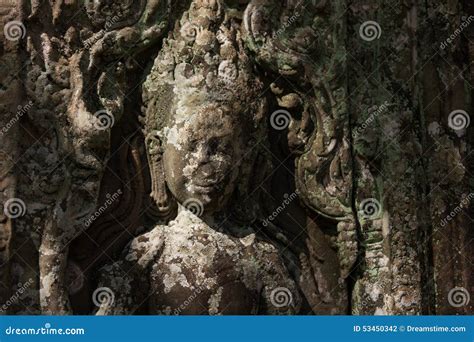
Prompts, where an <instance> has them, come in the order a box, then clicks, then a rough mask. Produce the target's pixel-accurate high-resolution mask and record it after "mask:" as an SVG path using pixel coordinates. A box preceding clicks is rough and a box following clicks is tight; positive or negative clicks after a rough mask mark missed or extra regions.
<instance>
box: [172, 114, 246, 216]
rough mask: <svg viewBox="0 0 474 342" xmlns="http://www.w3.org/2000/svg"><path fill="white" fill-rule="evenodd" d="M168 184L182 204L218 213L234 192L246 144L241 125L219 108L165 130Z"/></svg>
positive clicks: (177, 122) (178, 120) (189, 118)
mask: <svg viewBox="0 0 474 342" xmlns="http://www.w3.org/2000/svg"><path fill="white" fill-rule="evenodd" d="M163 133H164V135H165V145H164V154H163V166H164V172H165V177H166V182H167V184H168V187H169V189H170V190H171V192H172V193H173V195H174V196H175V198H176V199H177V200H178V202H180V203H181V204H186V203H190V202H191V203H193V205H196V204H197V205H199V206H202V207H201V209H203V210H204V212H206V213H210V212H214V211H216V210H219V209H220V208H221V207H222V206H224V205H225V203H226V202H227V200H228V199H229V197H230V195H231V194H232V192H233V191H234V189H235V185H236V180H237V177H238V175H239V169H240V164H241V161H242V159H243V156H244V151H245V146H246V143H245V140H244V134H242V133H243V129H242V125H241V124H239V123H238V121H237V120H235V118H234V117H232V116H231V115H229V110H228V109H227V108H225V107H222V106H219V105H207V106H206V107H201V108H200V109H199V110H198V111H196V112H195V113H193V114H191V115H186V118H185V119H184V120H180V118H179V116H178V117H177V119H176V120H175V121H174V122H173V124H172V125H171V126H168V127H166V128H165V129H164V132H163Z"/></svg>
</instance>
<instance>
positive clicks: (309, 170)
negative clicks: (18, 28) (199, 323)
mask: <svg viewBox="0 0 474 342" xmlns="http://www.w3.org/2000/svg"><path fill="white" fill-rule="evenodd" d="M435 2H436V1H435ZM400 3H401V2H400ZM391 5H392V4H391ZM404 6H405V5H402V4H399V7H400V8H405V7H404ZM413 6H415V5H413ZM416 6H418V5H416ZM426 6H428V5H426ZM430 6H431V5H430ZM432 6H433V8H434V7H435V5H432ZM372 7H373V3H370V2H368V4H365V2H364V1H362V0H361V1H355V2H354V3H353V4H351V6H350V7H348V6H347V3H346V2H345V1H325V0H320V1H303V0H285V1H276V0H239V1H238V0H183V1H168V0H139V1H131V0H123V1H109V0H98V1H76V0H73V1H60V0H57V1H56V0H54V1H49V2H47V3H46V2H41V1H38V0H31V1H23V2H22V4H18V6H3V7H1V11H0V18H1V20H2V27H3V26H4V25H5V24H6V23H7V22H9V21H12V20H15V21H18V22H20V23H22V24H24V28H23V29H24V32H22V33H24V34H23V35H20V36H18V37H17V38H18V39H17V38H15V39H14V40H11V39H8V37H6V36H2V40H1V46H0V47H1V49H0V55H1V56H0V57H1V59H0V64H1V65H0V67H1V68H0V74H1V75H2V78H1V79H2V81H1V87H0V100H1V101H0V102H1V107H0V114H1V115H0V125H1V127H0V129H2V131H0V133H1V134H0V143H1V147H0V149H1V150H0V200H1V203H2V205H3V206H4V207H5V208H6V206H7V203H10V202H8V200H10V199H12V198H18V199H21V201H22V202H23V203H24V214H23V215H21V216H15V215H7V214H8V211H7V210H5V208H3V209H4V210H3V211H2V212H0V262H1V265H0V272H1V273H0V282H1V284H2V285H4V286H0V301H1V303H3V302H7V301H8V300H9V298H11V296H12V295H13V294H14V293H15V292H17V290H18V288H22V297H21V298H19V300H18V301H17V302H15V303H13V304H12V305H9V306H8V308H7V310H6V311H7V312H8V313H30V314H31V313H32V314H37V313H44V314H68V313H81V314H211V315H213V314H348V313H351V312H353V313H365V314H374V313H430V312H434V311H436V310H441V311H442V312H445V313H449V312H450V311H449V309H450V308H448V310H446V309H445V308H446V304H445V303H444V302H446V301H447V299H446V298H444V297H446V296H445V295H447V294H448V293H449V290H450V288H447V287H446V286H447V285H446V286H445V285H443V286H440V285H439V284H438V283H436V284H437V286H436V288H438V289H442V290H439V291H438V292H439V293H438V292H436V293H435V286H434V283H433V282H434V281H435V280H436V279H437V278H436V277H438V276H437V274H438V273H439V274H441V273H440V272H439V270H440V268H441V265H440V263H439V260H441V259H440V256H439V254H440V253H439V250H440V249H441V247H436V246H432V245H431V243H432V242H430V241H431V240H430V237H431V235H432V234H431V233H433V232H434V231H433V226H436V220H437V219H436V218H439V217H441V214H440V213H442V212H443V210H444V211H445V209H446V208H444V207H445V206H443V205H442V204H443V203H445V202H446V201H445V200H446V199H444V197H443V195H440V194H435V196H437V197H436V198H435V199H433V203H432V204H430V206H431V207H429V208H428V209H426V210H424V211H423V212H422V213H420V214H419V213H418V212H414V210H415V209H413V208H411V207H410V205H409V204H408V203H412V202H413V203H415V202H416V201H415V198H418V197H420V198H427V197H429V195H430V194H429V192H428V189H430V188H433V189H437V188H438V183H439V182H437V181H436V177H432V178H429V177H428V178H426V177H423V175H424V174H425V173H426V174H429V170H431V169H437V168H438V169H439V168H440V166H439V165H444V164H443V163H438V164H439V165H438V164H436V165H431V164H430V163H429V161H428V160H423V162H422V163H421V164H422V165H421V166H420V167H419V169H417V170H415V171H416V172H415V171H414V170H413V169H408V170H405V168H404V166H407V167H408V165H409V164H410V163H411V161H412V160H415V159H416V160H418V159H417V158H418V157H419V158H425V157H422V155H423V153H421V152H422V151H421V150H424V151H425V152H427V153H428V152H429V153H432V154H433V158H434V159H435V160H436V158H441V157H442V156H445V155H446V154H449V155H453V156H455V157H456V158H454V157H453V158H454V159H455V160H456V163H455V164H459V165H461V166H462V167H460V168H458V167H453V169H456V170H461V171H458V172H456V173H455V175H452V176H451V178H449V181H446V184H444V183H443V186H444V185H452V184H455V187H453V189H454V188H455V189H456V190H455V193H456V194H457V195H460V194H461V193H462V192H463V191H464V190H463V189H460V188H459V186H460V184H464V185H465V184H467V183H466V182H465V180H463V179H464V178H463V177H464V173H465V172H464V171H465V169H467V165H468V162H465V164H463V160H464V159H463V158H464V157H462V156H465V157H466V158H467V156H469V148H470V145H469V144H468V143H464V142H463V143H462V144H460V146H461V147H459V148H457V147H456V146H457V145H456V144H455V143H453V142H452V139H454V136H453V137H451V136H450V135H449V134H445V135H444V136H443V137H440V136H439V135H442V134H444V133H443V132H444V131H443V129H444V128H443V127H442V125H441V126H440V125H438V126H437V127H438V128H437V130H436V132H437V133H436V134H437V141H438V144H443V146H445V149H446V151H450V152H449V153H448V152H446V153H445V154H443V155H442V156H441V155H437V154H436V153H434V152H431V151H432V149H431V147H430V146H429V145H428V143H429V140H427V139H426V137H425V135H426V132H425V131H424V127H423V125H422V123H423V120H422V119H419V118H416V116H415V115H412V114H413V113H415V112H416V111H417V110H418V111H420V112H419V113H418V114H417V115H419V117H420V118H423V115H424V112H423V111H421V110H420V109H417V107H416V106H417V105H415V104H416V103H417V101H418V99H419V98H422V96H421V95H420V94H418V92H421V91H422V90H421V89H422V87H421V86H420V84H424V85H426V84H429V83H430V82H428V81H427V80H426V79H425V78H429V77H431V76H430V75H432V74H431V73H434V71H433V70H434V69H433V70H431V69H430V70H431V71H430V70H423V73H424V74H423V80H424V81H423V82H424V83H423V82H421V81H420V80H417V81H416V82H418V83H419V84H418V83H417V84H418V86H414V87H413V88H412V89H411V88H410V89H405V87H407V86H406V84H408V83H410V82H411V80H410V77H407V76H406V74H407V73H406V72H403V71H400V70H404V68H405V67H406V65H411V64H410V63H415V62H416V58H413V59H411V60H410V62H407V63H401V62H400V61H398V60H396V59H393V57H392V55H389V54H387V56H386V55H384V54H383V53H381V52H379V50H377V51H378V52H377V53H380V54H381V56H379V57H380V58H379V59H380V60H385V58H382V57H387V59H388V60H389V62H388V63H389V66H388V67H384V68H380V71H379V72H380V75H378V79H381V80H382V79H384V80H385V79H390V80H392V81H393V82H392V83H387V84H385V86H386V88H387V89H390V92H391V93H392V94H393V95H394V98H393V99H390V100H387V99H385V98H383V99H381V98H380V96H379V90H380V87H379V86H373V85H370V84H369V86H368V85H367V84H364V83H363V81H361V80H365V79H366V77H367V78H370V76H368V75H371V73H372V71H373V70H379V68H378V65H376V63H375V62H374V63H373V64H374V65H376V66H377V68H376V67H375V66H374V65H372V66H373V68H368V67H367V65H370V63H371V61H372V57H373V55H375V53H372V51H371V52H370V53H369V52H368V51H367V49H369V48H368V47H369V46H370V47H373V46H375V45H364V44H376V43H377V41H375V42H368V41H365V40H361V39H360V37H359V36H358V34H359V26H360V23H359V22H358V20H359V17H360V16H365V15H366V14H363V13H365V12H364V11H369V12H370V11H373V8H372ZM419 7H420V8H418V11H415V10H413V9H409V10H407V13H408V14H407V15H413V13H420V14H419V15H420V16H424V15H425V12H424V10H426V11H428V9H423V8H421V7H423V6H422V5H419ZM431 10H432V9H430V11H431ZM371 13H372V12H371ZM386 16H387V18H386V22H385V23H380V24H382V25H379V26H381V27H383V28H384V31H383V35H382V36H384V35H385V36H388V37H391V38H390V39H387V40H386V41H384V42H383V44H382V42H380V43H381V44H382V46H384V48H385V49H387V51H391V50H390V49H389V48H388V47H391V46H392V45H393V44H392V43H393V41H397V42H399V41H401V40H403V39H401V38H400V37H402V36H403V34H402V33H400V37H399V36H397V35H396V34H395V33H393V32H398V31H397V30H398V29H397V28H396V27H392V26H393V25H394V24H389V23H393V22H395V21H396V20H398V19H397V18H398V17H397V18H395V17H393V18H392V16H395V14H393V15H392V14H386ZM400 17H403V18H405V17H406V15H402V16H400ZM367 19H368V20H370V19H371V18H367ZM412 19H413V18H412ZM440 20H441V19H440ZM443 20H444V19H443ZM416 22H417V20H415V19H413V20H411V21H409V23H408V24H407V23H405V22H404V23H402V24H400V25H399V26H400V27H402V26H403V27H404V30H405V29H406V30H407V31H410V30H413V32H412V31H410V32H411V33H410V34H412V35H415V33H416V34H418V35H419V36H420V39H427V38H426V37H424V36H423V35H422V34H421V32H422V31H423V30H418V31H417V30H415V29H413V28H412V27H411V26H410V25H411V24H413V23H416ZM418 22H423V20H419V21H418ZM422 25H424V24H422ZM405 26H406V27H405ZM388 27H391V30H388ZM440 27H447V25H440ZM429 29H430V30H431V29H432V28H429ZM428 31H429V30H428V29H426V30H424V31H423V32H428ZM389 32H392V33H389ZM390 34H392V35H393V36H392V35H390ZM397 34H398V33H397ZM438 35H439V34H438ZM410 37H411V36H410ZM404 41H405V40H404ZM407 41H408V40H407ZM384 44H385V45H384ZM397 46H398V45H397ZM404 48H406V50H407V51H405V53H407V54H408V55H409V54H410V53H412V51H414V50H413V49H416V46H415V45H414V46H412V47H410V48H409V47H404ZM471 50H472V49H471ZM380 51H385V50H384V49H381V50H380ZM466 51H467V49H466ZM384 53H385V52H384ZM457 53H460V52H459V51H458V52H457ZM353 55H357V56H359V58H354V57H353ZM471 55H472V54H471ZM420 56H421V54H420ZM428 57H429V56H423V57H422V58H423V61H425V60H426V61H427V62H428V61H429V60H430V58H428ZM390 58H391V59H390ZM469 58H472V56H471V57H469ZM466 59H468V57H466ZM20 60H24V61H27V62H25V63H24V65H22V64H21V63H19V61H20ZM354 60H357V61H360V64H359V63H355V62H354ZM413 61H415V62H413ZM422 65H424V63H422V64H421V65H419V66H416V65H414V66H412V67H413V69H417V68H418V67H419V68H421V69H423V67H422ZM427 65H428V66H429V65H430V64H427ZM364 68H367V70H364ZM459 69H461V67H460V66H459ZM395 70H396V72H395ZM393 73H397V74H396V75H394V74H393ZM453 74H457V73H455V72H453ZM410 75H411V74H410ZM420 77H421V76H420ZM466 77H467V76H466ZM420 79H421V78H420ZM441 79H444V78H441ZM407 80H410V82H408V81H407ZM397 82H399V83H400V84H399V85H398V86H397V85H396V84H398V83H397ZM354 84H355V85H354ZM440 84H441V83H440ZM462 88H463V87H462V86H460V85H458V88H457V89H462ZM399 89H403V91H404V92H405V93H406V94H409V93H410V92H411V93H413V94H416V96H415V95H414V96H413V98H411V97H410V96H408V95H407V96H405V95H406V94H405V93H404V94H405V95H403V96H405V97H406V98H405V97H403V96H402V95H400V94H399V93H398V90H399ZM430 89H431V88H430ZM423 91H425V92H426V94H425V93H423V95H426V98H428V99H434V98H435V96H434V95H433V94H432V92H431V90H429V89H428V90H423ZM460 92H462V91H460ZM395 93H396V96H395ZM408 98H409V99H408ZM459 98H461V97H456V99H457V102H456V103H457V105H458V106H459V108H453V110H454V109H466V108H465V107H463V103H461V102H462V101H460V100H459ZM373 99H377V101H376V102H377V103H375V104H374V103H373ZM433 101H434V100H433ZM407 103H410V105H407ZM382 104H383V106H382V107H380V108H379V110H376V111H375V110H373V107H374V105H379V106H381V105H382ZM359 106H360V108H359ZM407 106H408V107H409V108H406V107H407ZM415 107H416V108H415ZM428 107H429V105H428ZM396 110H398V111H399V112H400V113H401V114H400V113H398V112H397V116H396V118H395V115H393V114H394V113H393V111H396ZM430 110H431V111H430ZM433 111H434V110H433V109H432V108H429V117H430V122H431V121H436V122H435V123H437V122H438V120H439V118H438V116H440V115H441V114H439V113H438V112H436V113H434V112H433ZM465 112H466V113H467V109H466V111H465ZM366 114H367V115H366ZM398 114H400V115H398ZM367 116H368V117H367ZM446 117H447V115H446ZM379 120H380V127H379V126H378V124H379ZM435 123H432V124H431V126H430V127H431V128H430V130H429V132H434V130H433V127H434V126H433V125H434V124H435ZM387 127H388V128H387ZM403 127H405V128H407V129H406V130H403V129H402V128H403ZM413 127H415V128H413ZM446 127H450V126H449V125H448V123H446ZM3 128H5V129H4V130H3ZM7 128H8V129H7ZM408 128H410V129H408ZM471 128H472V127H471ZM387 129H388V131H389V132H386V131H387ZM447 129H448V128H446V130H447ZM381 132H384V133H383V134H382V133H381ZM440 132H441V133H440ZM385 133H387V134H385ZM457 133H458V134H456V137H455V138H456V139H461V137H462V135H463V133H465V132H464V131H463V132H457ZM404 134H405V135H404ZM430 136H431V134H430ZM384 139H385V140H384ZM388 139H389V140H388ZM397 139H398V140H397ZM418 140H420V141H418ZM394 141H395V142H396V143H393V142H394ZM384 144H385V145H384ZM381 146H384V148H382V147H381ZM395 146H401V147H400V148H399V150H400V151H408V152H406V154H404V153H405V152H404V153H401V152H399V151H394V150H392V149H394V147H395ZM419 150H420V151H419ZM458 150H459V151H458ZM441 159H443V158H441ZM399 160H400V161H399ZM445 164H446V165H450V166H449V167H452V164H453V163H451V162H449V163H445ZM449 167H446V168H444V167H443V168H441V169H443V170H445V172H444V173H446V174H448V175H451V174H452V173H451V172H450V169H449ZM402 169H403V170H402ZM420 170H422V171H420ZM405 172H407V174H408V175H409V176H407V177H405ZM423 172H424V173H423ZM385 174H390V175H391V178H390V179H391V180H393V182H396V183H397V184H399V185H398V187H399V188H400V189H404V190H403V193H402V191H401V190H400V191H399V192H396V191H395V192H394V191H393V185H392V184H391V181H390V182H389V181H388V180H387V179H384V177H383V176H384V175H385ZM425 178H426V179H425ZM441 181H442V180H441ZM441 181H440V182H441ZM388 184H389V185H390V186H388ZM429 184H430V186H428V185H429ZM453 191H454V190H453ZM407 196H408V197H410V198H411V200H410V201H412V202H410V201H408V200H407V199H406V198H405V197H407ZM22 202H18V203H22ZM417 203H418V202H417ZM415 207H416V206H415ZM440 208H441V209H440ZM443 208H444V209H443ZM435 209H436V210H435ZM459 220H460V219H459ZM458 226H460V227H467V226H466V222H464V221H462V222H461V221H460V222H459V224H458ZM463 229H464V228H463ZM414 232H416V234H415V233H414ZM462 232H465V231H464V230H462ZM459 234H460V235H459V241H461V242H462V243H461V242H460V243H461V244H462V245H463V246H464V247H467V244H466V241H467V240H468V239H467V237H469V234H467V233H466V234H465V233H459ZM463 234H464V235H463ZM417 239H419V240H421V241H422V242H421V244H422V248H421V249H420V248H419V247H418V241H417ZM435 240H436V241H438V240H439V241H442V243H444V244H446V243H447V242H446V240H445V239H443V237H441V236H439V235H438V236H435ZM465 240H466V241H465ZM431 250H433V251H435V252H436V253H437V254H436V255H435V256H434V259H433V260H435V261H433V260H431V259H430V253H431V252H430V251H431ZM433 262H434V263H436V264H433V265H432V263H433ZM458 264H459V263H457V264H456V265H458ZM463 265H464V264H463ZM456 267H458V266H456ZM456 267H454V268H453V269H456V270H458V268H456ZM434 268H435V269H436V270H437V272H435V273H436V274H435V273H433V271H432V270H433V269H434ZM453 272H454V271H453ZM456 272H457V271H456ZM456 272H454V273H456ZM454 273H453V274H454ZM458 273H459V274H458V276H456V277H457V278H456V277H455V276H454V275H453V279H454V278H456V279H460V280H462V282H463V283H462V284H461V285H464V286H465V287H468V285H466V284H469V279H470V278H469V277H468V276H466V274H468V273H469V272H467V270H466V268H465V267H464V266H462V267H461V266H459V272H458ZM456 274H457V273H456ZM394 275H395V277H393V276H394ZM392 278H393V279H392ZM468 278H469V279H468ZM386 279H389V280H386ZM436 281H438V280H436ZM438 282H439V281H438ZM422 283H423V284H422ZM424 283H427V284H431V285H429V286H424ZM444 283H446V282H443V284H444ZM18 284H29V288H28V290H27V291H23V287H22V286H21V285H18ZM451 285H452V286H451ZM451 285H449V286H450V287H452V288H454V287H455V285H456V286H459V284H454V283H453V284H451ZM443 296H444V297H443ZM1 303H0V304H1ZM443 303H444V304H443ZM443 310H444V311H443ZM455 310H464V311H462V312H468V311H469V310H471V307H470V306H467V305H466V306H464V307H463V308H460V309H455ZM456 312H461V311H456Z"/></svg>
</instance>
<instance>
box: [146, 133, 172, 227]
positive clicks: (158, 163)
mask: <svg viewBox="0 0 474 342" xmlns="http://www.w3.org/2000/svg"><path fill="white" fill-rule="evenodd" d="M145 139H146V140H145V141H146V148H147V158H148V166H149V169H150V178H151V193H150V197H151V198H152V199H153V202H154V204H155V206H156V207H155V208H154V210H152V211H151V212H150V213H149V214H150V215H151V216H153V217H155V218H156V219H157V220H159V221H163V222H166V221H168V220H170V219H172V218H173V215H174V214H176V210H177V203H176V201H174V200H173V196H172V195H171V192H170V191H169V189H168V187H167V185H166V178H165V172H164V168H163V147H162V145H161V140H160V138H159V137H158V136H157V134H156V132H152V133H149V134H148V135H147V136H146V138H145Z"/></svg>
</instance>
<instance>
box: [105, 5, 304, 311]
mask: <svg viewBox="0 0 474 342" xmlns="http://www.w3.org/2000/svg"><path fill="white" fill-rule="evenodd" d="M238 28H239V26H238V24H237V21H236V20H235V18H232V16H231V15H226V16H224V14H223V13H222V12H221V10H220V8H219V5H218V3H217V2H213V1H210V2H209V3H208V4H207V5H201V6H199V5H196V7H195V8H192V9H191V10H190V11H189V12H188V13H187V15H185V16H184V17H183V19H182V20H181V25H180V27H179V28H177V29H176V30H175V32H174V35H173V37H172V38H170V39H168V40H166V41H165V43H164V47H163V49H162V51H161V52H160V54H159V55H158V57H157V58H156V61H155V64H154V66H153V69H152V70H151V73H150V75H149V77H148V79H147V81H146V83H145V85H144V88H145V101H146V104H147V108H146V118H145V135H146V144H147V152H148V158H149V165H150V167H151V176H152V197H153V198H154V199H155V201H156V202H157V205H158V207H159V208H160V209H161V210H162V211H163V212H164V213H167V212H168V210H169V208H172V207H173V205H172V203H171V201H174V200H176V201H177V202H178V203H179V208H178V214H177V216H176V218H175V219H174V220H172V221H171V222H170V223H169V224H168V225H158V226H156V227H155V228H154V229H153V230H152V231H150V232H149V233H146V234H144V235H142V236H139V237H138V238H136V239H135V240H134V241H133V242H132V243H131V245H130V248H129V250H128V251H127V253H126V255H125V257H124V260H123V261H119V262H117V263H116V264H114V265H111V266H108V267H105V268H104V271H105V274H104V275H103V280H102V281H101V283H100V284H99V285H100V286H101V287H108V288H110V289H111V290H112V291H113V292H114V294H115V300H114V301H113V302H109V303H106V305H103V306H102V307H101V308H100V313H103V314H123V313H130V312H136V311H137V310H145V311H147V312H148V313H154V314H170V313H178V312H179V313H182V314H258V313H299V312H308V311H309V310H310V308H309V306H308V304H307V303H306V301H305V299H304V297H302V296H301V292H300V290H299V289H298V276H299V269H298V266H297V261H298V260H297V258H296V257H295V256H294V255H292V254H291V253H290V252H289V251H288V250H285V248H284V247H283V245H282V244H281V243H279V242H278V240H276V239H272V238H271V237H270V236H269V235H268V233H265V231H262V229H261V228H262V227H258V223H257V221H256V219H257V218H258V212H259V208H258V202H257V201H256V200H255V197H256V196H258V189H257V188H256V186H258V185H259V181H260V182H261V181H262V180H263V176H264V174H265V172H266V171H267V169H268V168H267V167H266V165H262V162H260V163H259V155H260V154H261V153H262V150H263V146H264V145H265V141H266V139H265V134H266V131H265V126H266V117H265V115H266V108H267V106H266V99H265V97H262V96H261V95H262V92H263V90H264V89H263V83H262V82H261V81H260V80H259V79H258V77H256V75H255V73H254V72H253V67H254V66H253V64H252V61H251V60H250V59H249V57H248V56H247V53H246V51H245V49H244V47H243V45H242V40H241V37H240V33H239V30H238ZM191 46H192V47H193V48H192V49H191V48H190V47H191ZM260 160H263V159H262V158H260ZM259 172H260V174H258V173H259ZM168 189H169V190H168ZM168 191H169V192H168ZM246 202H247V204H249V205H246V206H245V210H243V208H242V204H243V203H246ZM124 270H130V273H129V274H127V273H126V271H124ZM140 284H147V285H148V284H149V287H147V286H145V288H142V289H140V290H137V289H138V288H140ZM142 287H143V286H142ZM188 298H195V299H194V300H192V301H189V303H188V304H187V305H183V303H185V302H186V300H187V299H188Z"/></svg>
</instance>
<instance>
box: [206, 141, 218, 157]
mask: <svg viewBox="0 0 474 342" xmlns="http://www.w3.org/2000/svg"><path fill="white" fill-rule="evenodd" d="M218 147H219V140H218V139H217V138H211V139H210V140H209V143H208V148H209V154H214V153H216V152H217V148H218Z"/></svg>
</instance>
